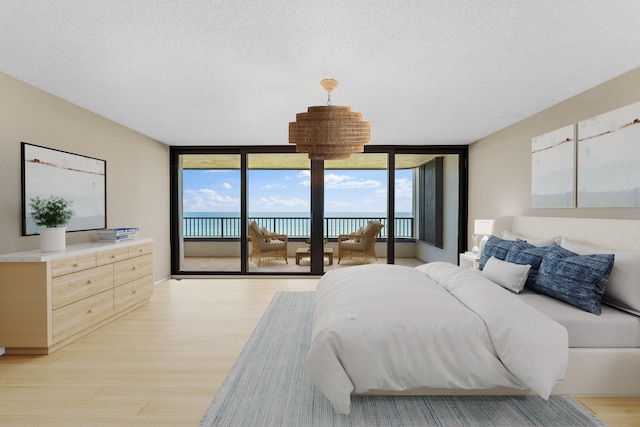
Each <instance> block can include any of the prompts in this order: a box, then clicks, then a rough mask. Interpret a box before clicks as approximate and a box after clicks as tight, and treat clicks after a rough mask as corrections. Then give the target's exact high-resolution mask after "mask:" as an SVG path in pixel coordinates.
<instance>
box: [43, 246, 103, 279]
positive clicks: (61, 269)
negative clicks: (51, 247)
mask: <svg viewBox="0 0 640 427" xmlns="http://www.w3.org/2000/svg"><path fill="white" fill-rule="evenodd" d="M95 266H96V253H95V252H92V253H88V254H83V255H76V256H70V257H67V258H60V259H54V260H52V261H51V276H53V277H56V276H62V275H63V274H69V273H74V272H76V271H80V270H86V269H87V268H93V267H95Z"/></svg>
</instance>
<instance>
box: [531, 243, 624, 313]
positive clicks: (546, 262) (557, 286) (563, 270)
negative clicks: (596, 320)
mask: <svg viewBox="0 0 640 427" xmlns="http://www.w3.org/2000/svg"><path fill="white" fill-rule="evenodd" d="M613 260H614V255H613V254H597V255H578V254H576V253H574V252H571V251H568V250H566V249H564V248H562V247H560V246H557V245H555V246H549V247H548V249H547V255H546V256H545V257H544V259H543V260H542V263H541V264H540V269H539V270H538V276H537V278H536V281H535V283H534V284H533V286H531V288H532V289H534V290H536V291H538V292H540V293H543V294H545V295H549V296H551V297H553V298H556V299H558V300H560V301H564V302H566V303H567V304H571V305H573V306H575V307H578V308H580V309H582V310H584V311H587V312H589V313H593V314H597V315H599V314H600V303H601V301H602V295H603V294H604V290H605V288H606V287H607V283H608V282H609V274H610V273H611V269H612V268H613Z"/></svg>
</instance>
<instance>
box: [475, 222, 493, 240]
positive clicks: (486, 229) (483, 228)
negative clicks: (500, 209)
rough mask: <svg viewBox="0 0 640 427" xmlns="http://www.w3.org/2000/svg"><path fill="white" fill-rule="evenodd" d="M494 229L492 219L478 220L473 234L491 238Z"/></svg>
mask: <svg viewBox="0 0 640 427" xmlns="http://www.w3.org/2000/svg"><path fill="white" fill-rule="evenodd" d="M492 229H493V220H492V219H476V220H475V221H474V223H473V234H476V235H478V236H490V235H491V231H492Z"/></svg>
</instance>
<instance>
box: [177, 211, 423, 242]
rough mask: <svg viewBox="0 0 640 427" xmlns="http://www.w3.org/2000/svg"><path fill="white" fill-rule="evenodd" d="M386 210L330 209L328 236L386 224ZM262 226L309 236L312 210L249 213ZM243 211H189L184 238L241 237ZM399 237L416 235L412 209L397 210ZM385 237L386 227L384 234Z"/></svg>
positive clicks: (327, 224) (184, 224) (290, 233)
mask: <svg viewBox="0 0 640 427" xmlns="http://www.w3.org/2000/svg"><path fill="white" fill-rule="evenodd" d="M386 217H387V215H386V213H382V212H365V213H358V212H327V213H326V214H325V227H326V230H325V235H326V236H328V237H337V236H338V235H339V234H348V233H352V232H354V231H356V230H357V229H358V228H359V227H361V226H364V225H365V224H366V223H367V220H369V219H378V220H380V221H382V223H383V224H386V222H387V219H386ZM249 218H250V219H255V220H256V222H258V224H259V225H261V226H264V227H266V228H267V229H268V230H269V231H271V232H274V233H280V234H286V235H287V236H289V237H290V238H302V237H309V236H310V234H311V229H310V227H311V223H310V221H309V213H308V212H255V213H250V214H249ZM240 227H241V224H240V213H239V212H185V213H184V218H183V235H184V237H212V238H237V237H240ZM395 228H396V236H398V233H400V234H402V235H406V236H405V237H410V236H412V234H413V215H412V214H411V213H410V212H400V213H396V221H395ZM380 236H381V237H385V236H386V233H385V229H384V228H383V230H382V232H381V233H380Z"/></svg>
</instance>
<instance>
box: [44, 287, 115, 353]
mask: <svg viewBox="0 0 640 427" xmlns="http://www.w3.org/2000/svg"><path fill="white" fill-rule="evenodd" d="M113 313H114V310H113V289H110V290H108V291H104V292H101V293H99V294H97V295H93V296H91V297H89V298H85V299H82V300H80V301H77V302H74V303H73V304H69V305H65V306H64V307H61V308H59V309H57V310H53V319H52V332H53V342H54V343H55V342H57V341H60V340H62V339H65V338H67V337H69V336H71V335H73V334H75V333H76V332H80V331H82V330H83V329H86V328H88V327H90V326H92V325H94V324H95V323H97V322H99V321H101V320H104V319H106V318H108V317H109V316H111V315H113Z"/></svg>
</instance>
